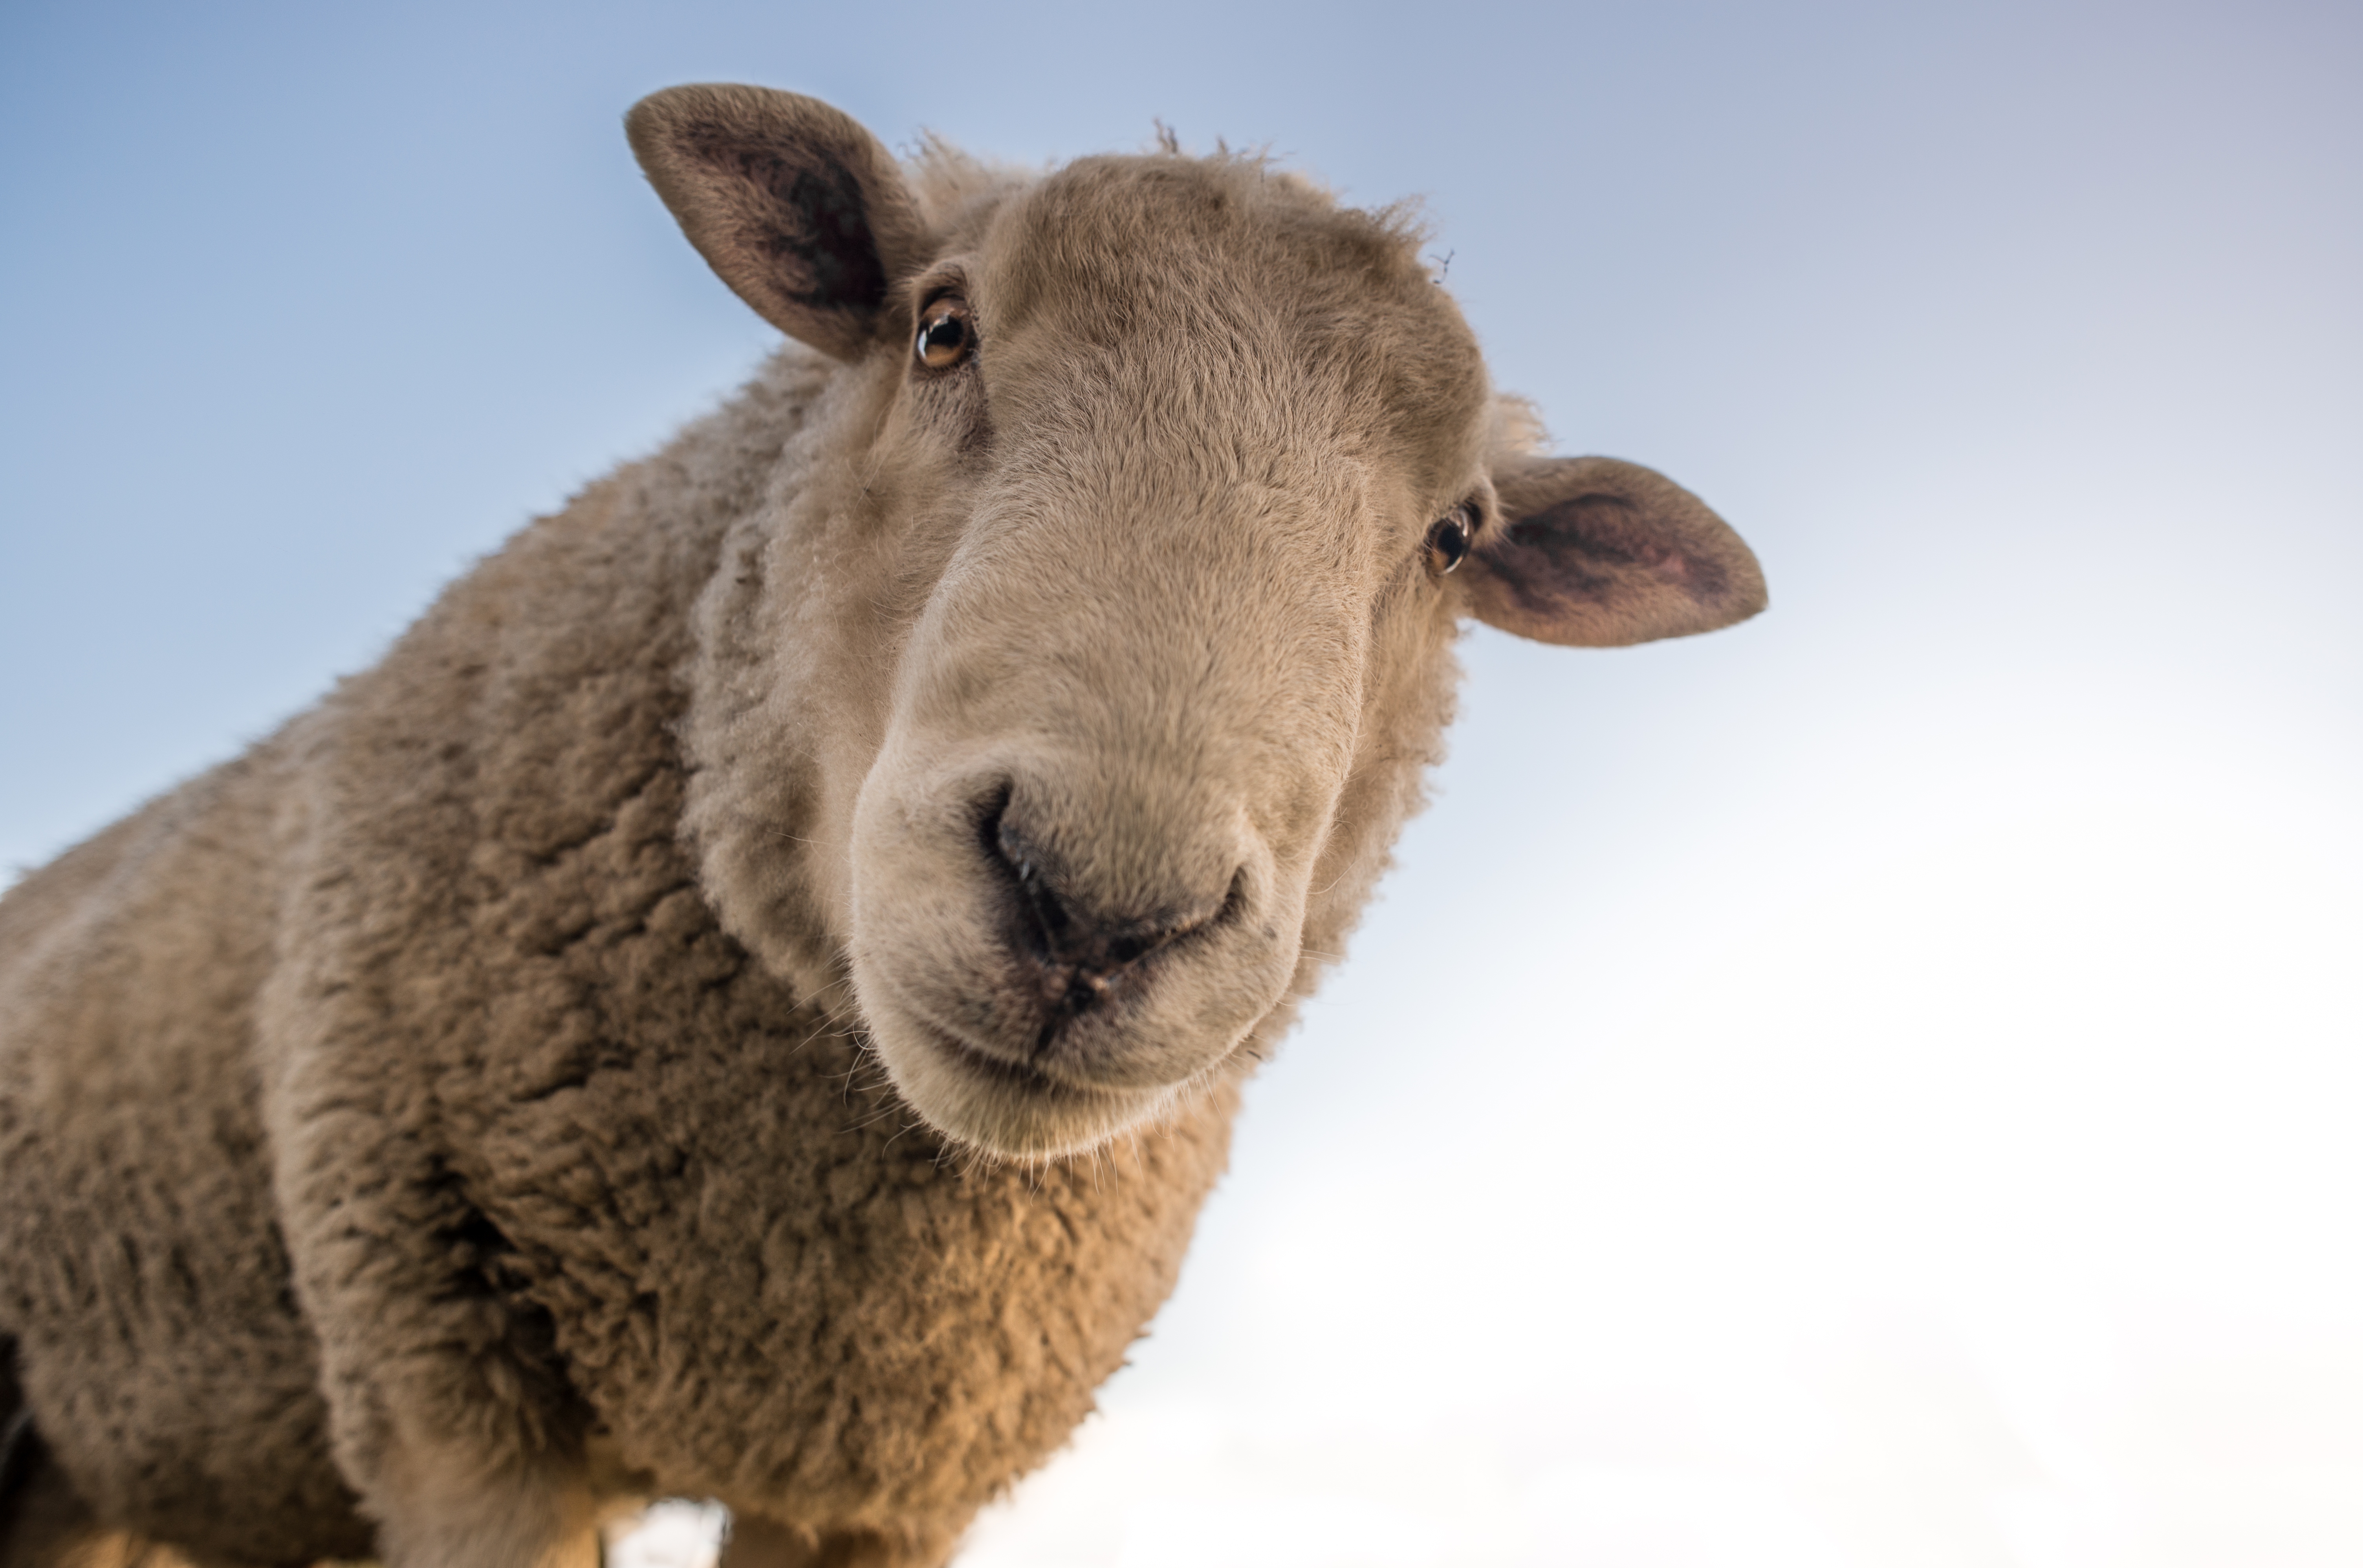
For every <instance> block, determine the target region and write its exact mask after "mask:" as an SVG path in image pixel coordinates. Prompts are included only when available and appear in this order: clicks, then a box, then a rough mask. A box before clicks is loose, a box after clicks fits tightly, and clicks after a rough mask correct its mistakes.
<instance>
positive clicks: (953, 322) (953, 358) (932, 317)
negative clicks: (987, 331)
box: [911, 299, 976, 370]
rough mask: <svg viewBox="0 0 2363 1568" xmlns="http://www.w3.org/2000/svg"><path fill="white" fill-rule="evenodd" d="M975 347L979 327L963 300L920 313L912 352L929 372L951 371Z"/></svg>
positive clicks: (943, 301) (945, 301)
mask: <svg viewBox="0 0 2363 1568" xmlns="http://www.w3.org/2000/svg"><path fill="white" fill-rule="evenodd" d="M975 347H976V327H975V325H974V324H973V323H972V322H971V321H970V320H969V314H968V305H967V304H966V303H965V302H964V301H961V300H957V299H941V300H937V301H936V302H935V303H934V304H930V305H929V306H927V308H926V309H925V310H923V311H921V312H920V313H919V336H918V339H917V341H916V342H915V343H914V344H913V345H912V349H911V351H912V353H913V354H914V355H915V356H916V357H917V359H918V361H919V363H920V364H922V365H925V366H926V368H927V369H928V370H950V369H951V368H952V367H953V366H954V365H957V364H959V363H960V361H961V360H963V359H967V358H968V357H969V354H970V352H971V350H972V349H973V348H975Z"/></svg>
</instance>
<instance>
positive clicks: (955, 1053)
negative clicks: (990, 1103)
mask: <svg viewBox="0 0 2363 1568" xmlns="http://www.w3.org/2000/svg"><path fill="white" fill-rule="evenodd" d="M911 1021H912V1022H913V1023H915V1024H916V1025H917V1026H918V1031H919V1032H920V1033H921V1034H922V1035H923V1036H925V1037H926V1040H927V1042H928V1043H930V1044H932V1045H934V1046H935V1047H936V1048H937V1050H939V1051H940V1052H942V1053H943V1055H947V1056H949V1057H950V1058H951V1059H952V1060H953V1061H955V1062H957V1063H959V1064H960V1066H961V1067H963V1068H965V1069H966V1070H967V1071H969V1072H972V1073H975V1074H978V1075H979V1076H981V1077H987V1078H990V1079H992V1080H993V1082H994V1083H996V1084H999V1085H1001V1086H1002V1087H1004V1088H1010V1089H1014V1090H1015V1091H1017V1092H1018V1093H1021V1094H1027V1095H1034V1096H1037V1097H1039V1098H1042V1099H1095V1098H1097V1097H1098V1096H1099V1095H1100V1094H1102V1093H1104V1091H1103V1090H1099V1089H1095V1088H1093V1087H1092V1086H1090V1085H1087V1084H1077V1083H1070V1082H1068V1081H1066V1080H1065V1079H1063V1078H1054V1077H1051V1076H1050V1075H1049V1074H1048V1073H1046V1072H1044V1071H1042V1070H1041V1069H1040V1068H1039V1067H1037V1066H1033V1065H1032V1064H1031V1063H1027V1062H1013V1061H1011V1060H1009V1058H1007V1057H1006V1056H995V1055H988V1054H987V1053H985V1052H983V1051H980V1050H978V1049H977V1048H976V1047H975V1046H973V1045H971V1044H970V1043H968V1042H967V1041H965V1040H962V1039H961V1038H960V1036H959V1035H957V1034H954V1033H953V1032H951V1031H950V1030H949V1029H946V1028H944V1027H942V1026H941V1025H939V1024H937V1023H933V1022H930V1021H928V1020H926V1019H924V1018H913V1019H912V1020H911Z"/></svg>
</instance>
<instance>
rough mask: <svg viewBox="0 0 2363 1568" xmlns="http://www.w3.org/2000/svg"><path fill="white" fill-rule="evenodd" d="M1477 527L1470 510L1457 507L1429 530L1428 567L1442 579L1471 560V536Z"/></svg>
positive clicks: (1438, 519) (1439, 519)
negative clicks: (1464, 562)
mask: <svg viewBox="0 0 2363 1568" xmlns="http://www.w3.org/2000/svg"><path fill="white" fill-rule="evenodd" d="M1474 525H1475V520H1474V519H1473V518H1472V517H1471V515H1470V511H1469V508H1467V507H1466V506H1456V507H1454V508H1453V509H1452V510H1451V511H1449V512H1448V513H1445V514H1444V515H1443V516H1441V517H1439V518H1437V520H1436V521H1435V522H1434V523H1433V524H1431V525H1429V527H1428V530H1427V566H1428V569H1429V570H1430V571H1433V572H1434V573H1436V575H1437V576H1438V577H1442V576H1443V575H1444V574H1445V573H1447V572H1448V571H1450V570H1451V569H1453V568H1455V567H1457V566H1459V564H1460V563H1461V562H1462V561H1465V560H1467V559H1468V558H1469V543H1470V531H1471V530H1472V528H1473V527H1474Z"/></svg>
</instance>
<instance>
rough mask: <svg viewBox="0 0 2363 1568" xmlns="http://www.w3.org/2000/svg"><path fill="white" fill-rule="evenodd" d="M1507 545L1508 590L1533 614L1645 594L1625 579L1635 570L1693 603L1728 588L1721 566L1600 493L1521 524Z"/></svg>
mask: <svg viewBox="0 0 2363 1568" xmlns="http://www.w3.org/2000/svg"><path fill="white" fill-rule="evenodd" d="M1508 543H1509V544H1510V545H1511V546H1512V547H1513V550H1514V556H1515V558H1516V565H1515V570H1514V575H1513V577H1512V582H1513V585H1514V587H1515V588H1516V589H1517V591H1518V595H1519V597H1520V598H1521V599H1523V600H1525V601H1526V602H1528V603H1530V604H1532V605H1534V607H1536V608H1537V609H1540V608H1542V607H1543V602H1547V601H1550V600H1559V601H1566V600H1577V601H1585V602H1602V603H1605V602H1614V600H1615V599H1616V598H1617V597H1619V595H1620V593H1622V594H1630V593H1632V592H1634V591H1636V588H1638V589H1639V591H1643V592H1647V588H1646V587H1642V586H1641V585H1637V584H1636V583H1634V582H1633V581H1632V580H1631V579H1632V576H1633V569H1635V568H1638V569H1641V570H1642V571H1645V572H1647V573H1648V574H1649V576H1650V577H1652V578H1655V579H1656V580H1659V581H1660V582H1662V583H1665V584H1667V585H1668V586H1670V587H1676V588H1680V589H1681V590H1682V591H1685V592H1687V593H1689V594H1690V595H1691V596H1692V597H1693V598H1697V599H1702V600H1704V599H1714V598H1715V597H1717V596H1719V595H1721V594H1722V593H1724V592H1725V591H1727V590H1728V589H1729V587H1730V574H1729V573H1728V572H1727V571H1725V569H1724V568H1723V566H1722V565H1721V563H1719V562H1717V561H1715V560H1714V559H1713V558H1708V557H1701V556H1696V555H1693V554H1692V553H1690V552H1689V551H1686V550H1683V549H1681V547H1679V546H1678V545H1677V544H1675V543H1674V542H1673V541H1671V540H1670V539H1668V538H1666V537H1665V536H1664V535H1663V534H1662V533H1661V532H1659V531H1657V530H1653V529H1652V528H1651V526H1650V519H1649V517H1648V514H1647V513H1645V512H1643V511H1642V510H1641V509H1640V508H1638V507H1636V506H1635V505H1634V504H1633V503H1632V502H1629V501H1627V500H1626V499H1625V498H1624V497H1623V496H1621V495H1610V494H1607V493H1605V492H1603V491H1589V492H1587V493H1585V494H1581V495H1570V496H1569V497H1567V498H1566V499H1565V500H1563V501H1558V502H1553V503H1552V504H1550V505H1549V506H1547V507H1545V508H1543V509H1542V510H1541V511H1540V512H1537V513H1534V514H1533V515H1531V516H1528V517H1522V518H1520V519H1519V520H1518V521H1517V523H1516V524H1514V525H1513V526H1512V527H1511V529H1510V531H1509V539H1508ZM1503 564H1504V565H1505V566H1506V565H1508V564H1510V563H1508V562H1506V561H1505V562H1504V563H1503Z"/></svg>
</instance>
